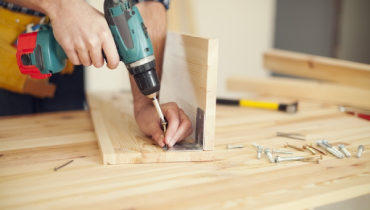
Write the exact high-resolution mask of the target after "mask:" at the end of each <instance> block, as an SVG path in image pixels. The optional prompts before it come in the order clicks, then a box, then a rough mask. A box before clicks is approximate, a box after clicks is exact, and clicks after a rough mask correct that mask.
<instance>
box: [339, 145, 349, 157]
mask: <svg viewBox="0 0 370 210" xmlns="http://www.w3.org/2000/svg"><path fill="white" fill-rule="evenodd" d="M338 148H339V149H341V150H342V151H343V153H344V154H345V155H346V156H347V157H351V153H349V152H348V150H347V149H346V148H345V147H344V144H339V145H338Z"/></svg>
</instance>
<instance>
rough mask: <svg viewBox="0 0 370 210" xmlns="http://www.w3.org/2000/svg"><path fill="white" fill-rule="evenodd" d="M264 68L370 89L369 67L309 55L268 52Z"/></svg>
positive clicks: (281, 51)
mask: <svg viewBox="0 0 370 210" xmlns="http://www.w3.org/2000/svg"><path fill="white" fill-rule="evenodd" d="M263 57H264V62H263V63H264V67H265V68H267V69H269V70H271V71H274V72H278V73H283V74H290V75H295V76H301V77H308V78H313V79H321V80H326V81H332V82H336V83H342V84H347V85H353V86H356V87H363V88H370V65H368V64H363V63H356V62H351V61H345V60H340V59H334V58H327V57H321V56H314V55H309V54H303V53H297V52H291V51H285V50H270V51H267V52H266V53H264V56H263Z"/></svg>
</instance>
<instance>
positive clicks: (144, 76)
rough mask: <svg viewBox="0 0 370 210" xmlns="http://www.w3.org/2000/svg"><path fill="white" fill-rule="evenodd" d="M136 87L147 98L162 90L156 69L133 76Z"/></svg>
mask: <svg viewBox="0 0 370 210" xmlns="http://www.w3.org/2000/svg"><path fill="white" fill-rule="evenodd" d="M133 76H134V79H135V82H136V85H137V87H138V88H139V90H140V92H141V93H142V94H143V95H145V96H150V95H152V94H153V93H156V92H158V91H159V90H160V88H161V87H160V83H159V79H158V75H157V72H156V70H155V68H152V69H150V70H148V71H146V72H143V73H139V74H135V75H133Z"/></svg>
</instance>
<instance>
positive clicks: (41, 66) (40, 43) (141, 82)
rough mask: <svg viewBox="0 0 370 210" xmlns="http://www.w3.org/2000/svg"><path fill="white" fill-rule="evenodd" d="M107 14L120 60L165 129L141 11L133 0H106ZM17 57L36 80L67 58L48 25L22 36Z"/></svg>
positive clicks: (59, 67)
mask: <svg viewBox="0 0 370 210" xmlns="http://www.w3.org/2000/svg"><path fill="white" fill-rule="evenodd" d="M104 14H105V19H106V20H107V23H108V25H109V28H110V30H111V32H112V35H113V38H114V41H115V44H116V47H117V51H118V54H119V58H120V61H122V62H123V63H125V64H126V67H127V69H128V71H129V72H130V74H131V75H133V77H134V79H135V82H136V85H137V87H138V88H139V90H140V91H141V93H142V94H144V95H145V96H147V97H148V98H150V99H152V100H153V104H154V106H155V108H156V110H157V113H158V116H159V118H160V120H161V124H162V126H163V130H164V132H166V124H167V122H166V121H165V119H164V116H163V113H162V111H161V109H160V106H159V103H158V100H157V99H156V96H157V93H158V92H159V90H160V82H159V79H158V75H157V72H156V70H155V66H156V64H155V58H154V54H153V46H152V42H151V40H150V38H149V34H148V31H147V28H146V27H145V24H144V21H143V19H142V17H141V15H140V12H139V10H138V9H137V7H136V6H135V4H134V3H133V2H132V1H131V0H105V1H104ZM16 57H17V63H18V66H19V69H20V71H21V73H22V74H29V75H30V76H31V77H32V78H36V79H43V78H47V77H50V76H51V74H54V73H58V72H60V71H62V70H63V68H64V67H65V65H66V59H67V58H68V57H67V55H66V53H65V52H64V50H63V48H62V47H61V46H60V45H59V43H58V42H57V41H56V40H55V37H54V35H53V31H52V27H51V26H50V25H48V24H46V25H42V26H41V27H40V30H39V31H38V32H33V33H27V34H22V35H20V36H19V38H18V46H17V54H16Z"/></svg>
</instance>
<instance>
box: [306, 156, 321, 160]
mask: <svg viewBox="0 0 370 210" xmlns="http://www.w3.org/2000/svg"><path fill="white" fill-rule="evenodd" d="M314 159H320V160H322V159H323V157H322V155H320V156H319V157H316V156H314V157H305V158H304V160H314Z"/></svg>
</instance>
